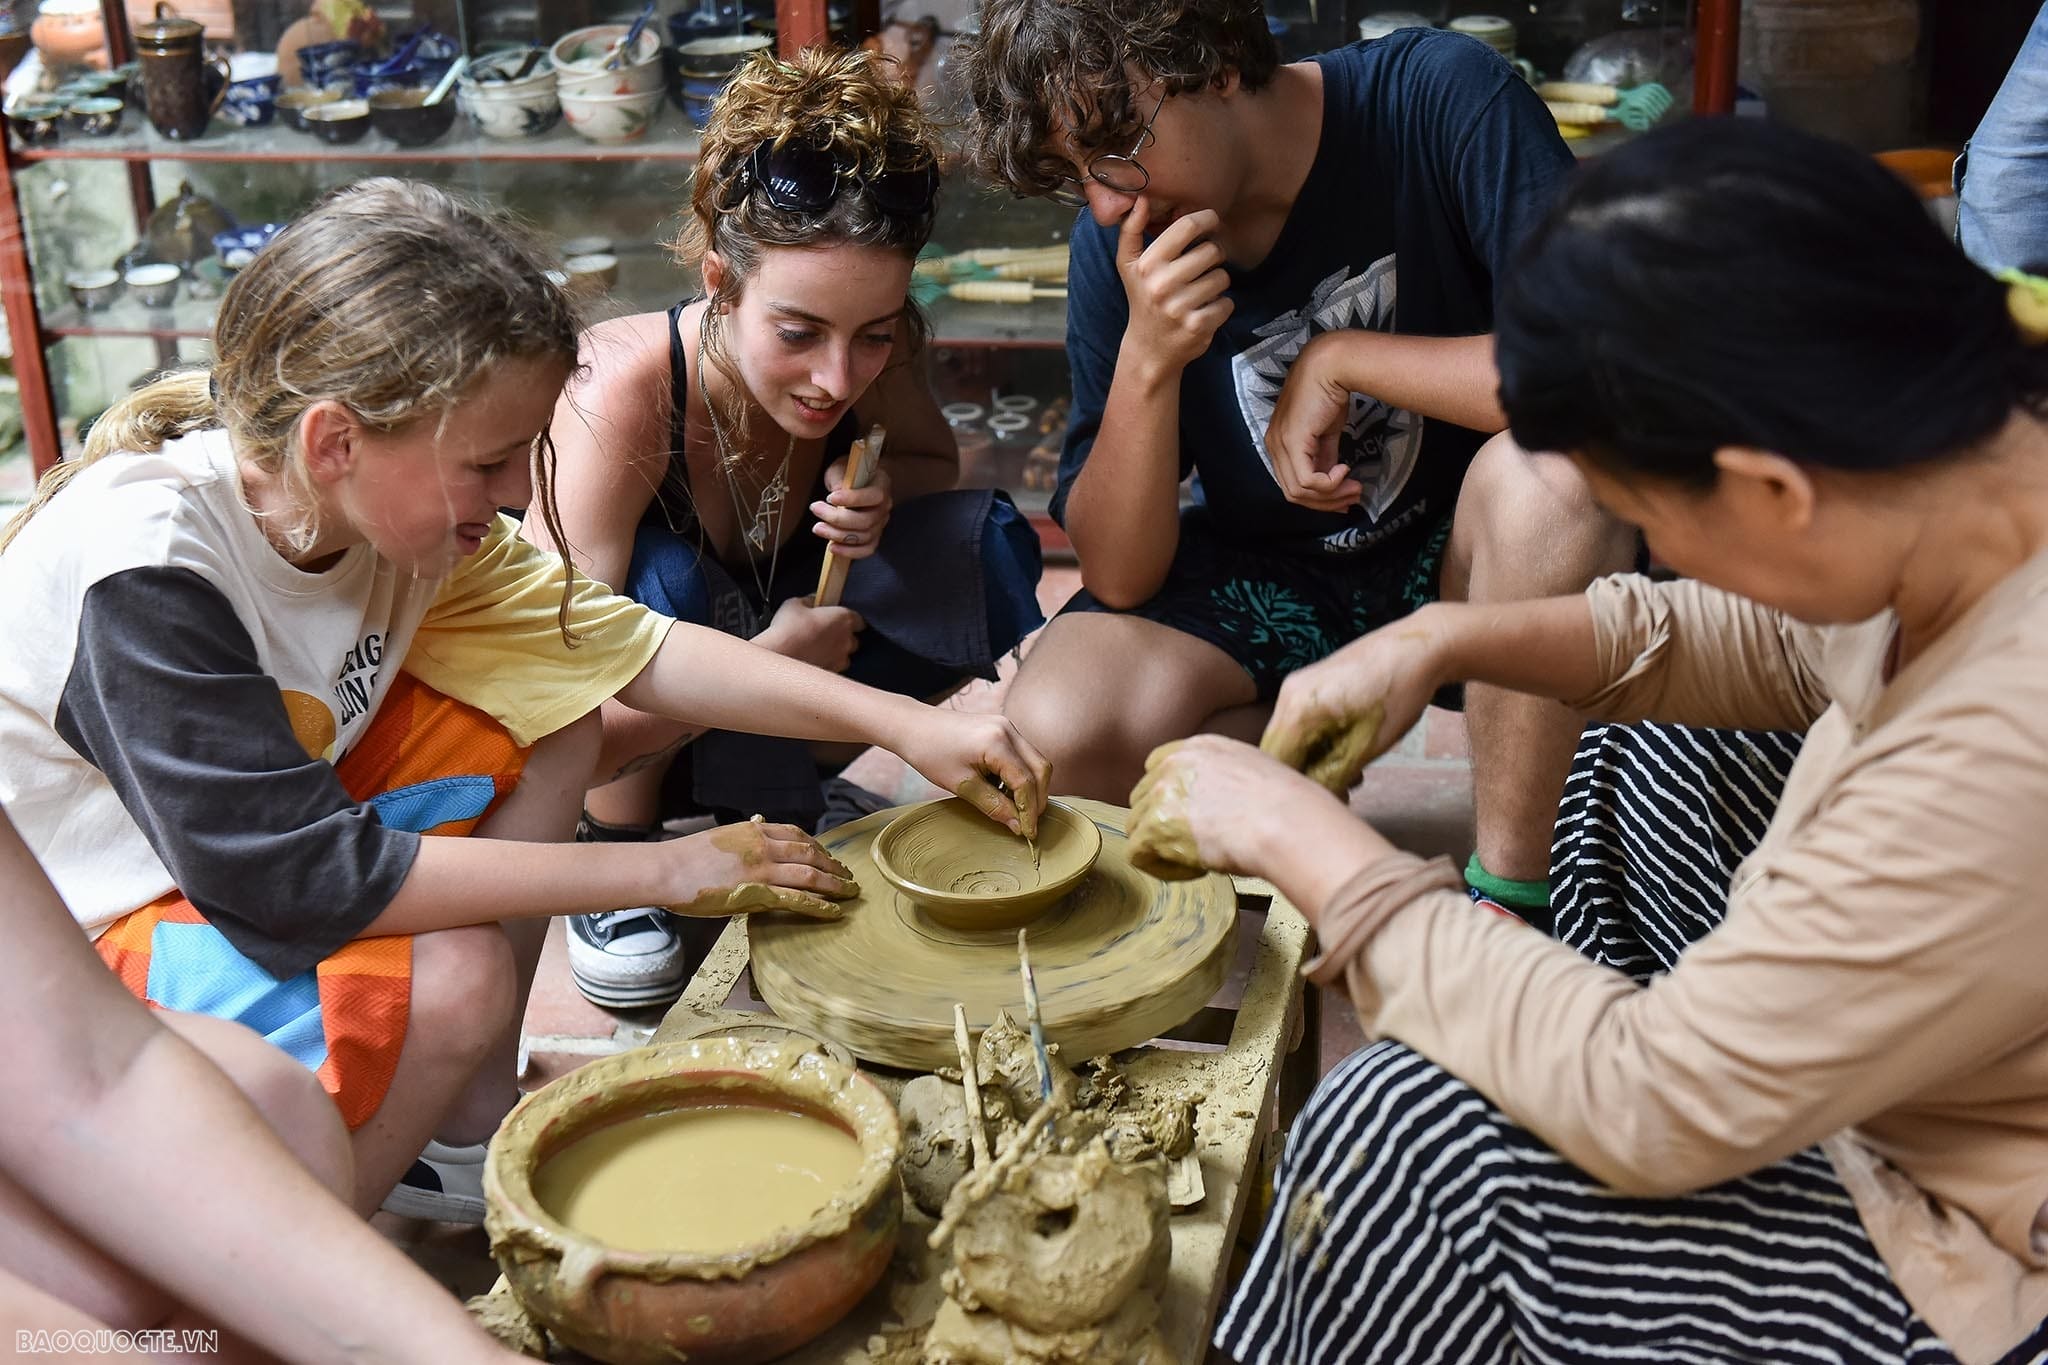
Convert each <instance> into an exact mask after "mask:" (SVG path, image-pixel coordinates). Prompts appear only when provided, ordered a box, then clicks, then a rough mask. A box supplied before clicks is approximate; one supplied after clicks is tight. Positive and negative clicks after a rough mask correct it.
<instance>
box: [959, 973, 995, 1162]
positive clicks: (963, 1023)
mask: <svg viewBox="0 0 2048 1365" xmlns="http://www.w3.org/2000/svg"><path fill="white" fill-rule="evenodd" d="M953 1043H954V1045H955V1046H956V1047H958V1048H959V1049H960V1083H961V1084H962V1085H963V1086H965V1087H966V1088H967V1139H968V1141H969V1142H971V1143H972V1144H973V1145H974V1164H975V1166H976V1167H981V1166H986V1165H988V1120H987V1119H986V1118H985V1117H983V1114H982V1108H981V1077H980V1076H978V1075H976V1074H975V1069H974V1042H973V1039H972V1038H971V1037H970V1036H969V1035H968V1032H967V1006H965V1005H963V1004H960V1003H958V1002H955V1003H954V1005H953Z"/></svg>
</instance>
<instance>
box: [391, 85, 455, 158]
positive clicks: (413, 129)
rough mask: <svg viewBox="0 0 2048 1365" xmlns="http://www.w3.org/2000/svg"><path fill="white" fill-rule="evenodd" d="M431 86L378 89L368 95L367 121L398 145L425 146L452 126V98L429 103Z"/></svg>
mask: <svg viewBox="0 0 2048 1365" xmlns="http://www.w3.org/2000/svg"><path fill="white" fill-rule="evenodd" d="M432 93H433V92H432V91H430V90H379V91H378V92H377V93H376V94H374V95H372V96H370V124H371V126H372V127H374V128H375V129H376V130H377V131H378V132H380V133H382V134H384V136H386V137H388V138H390V139H391V140H392V141H393V142H395V143H397V144H398V145H399V146H401V147H424V146H426V145H427V144H428V143H429V142H432V141H434V140H435V139H436V138H439V137H443V136H445V135H446V134H447V132H448V130H449V129H450V128H453V127H454V126H455V101H454V100H452V99H449V98H448V97H447V96H446V95H443V96H442V97H441V102H440V103H439V104H428V103H427V96H428V95H430V94H432Z"/></svg>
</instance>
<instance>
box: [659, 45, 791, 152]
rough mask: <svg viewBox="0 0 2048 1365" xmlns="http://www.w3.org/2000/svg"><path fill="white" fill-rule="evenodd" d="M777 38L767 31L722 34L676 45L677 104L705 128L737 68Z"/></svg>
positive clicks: (675, 92)
mask: <svg viewBox="0 0 2048 1365" xmlns="http://www.w3.org/2000/svg"><path fill="white" fill-rule="evenodd" d="M774 45H775V40H774V39H773V38H770V37H768V36H767V35H765V34H759V33H747V34H736V35H731V36H727V37H718V38H692V39H691V40H690V41H688V42H686V43H683V44H681V45H679V46H678V47H677V48H676V77H675V84H674V85H673V86H671V87H670V89H669V93H670V95H672V96H673V97H674V99H675V102H676V108H678V109H680V110H682V111H683V114H684V116H685V117H686V118H688V119H689V120H690V122H691V124H692V125H694V126H696V127H698V128H702V127H703V126H704V125H705V123H706V122H707V121H709V119H710V118H711V106H712V104H713V103H714V102H716V100H717V99H718V94H719V92H720V91H721V90H723V89H725V83H726V82H727V81H729V80H731V79H732V74H733V72H735V71H737V70H739V69H740V68H741V67H742V66H744V65H746V64H747V62H748V61H750V60H751V59H752V58H753V56H754V54H755V53H757V52H765V51H767V50H768V49H769V48H771V47H773V46H774Z"/></svg>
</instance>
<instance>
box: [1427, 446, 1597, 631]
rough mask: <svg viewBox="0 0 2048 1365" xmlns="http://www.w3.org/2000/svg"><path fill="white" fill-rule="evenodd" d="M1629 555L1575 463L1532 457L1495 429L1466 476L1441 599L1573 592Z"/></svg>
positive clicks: (1510, 597)
mask: <svg viewBox="0 0 2048 1365" xmlns="http://www.w3.org/2000/svg"><path fill="white" fill-rule="evenodd" d="M1634 551H1635V532H1634V530H1633V528H1631V527H1630V526H1628V525H1627V523H1625V522H1621V521H1617V520H1616V519H1615V518H1613V517H1611V516H1609V515H1608V514H1607V512H1606V510H1605V509H1603V508H1602V507H1601V506H1600V504H1599V503H1598V501H1596V500H1595V499H1594V497H1593V490H1592V487H1591V485H1589V484H1588V483H1587V482H1586V480H1585V477H1584V476H1583V475H1582V474H1580V473H1579V471H1578V467H1577V466H1576V465H1574V464H1573V463H1572V462H1571V461H1570V460H1568V459H1566V458H1565V457H1563V456H1561V455H1550V454H1532V453H1530V452H1529V451H1526V450H1524V449H1522V447H1521V446H1519V445H1517V444H1516V443H1515V441H1514V438H1513V437H1511V436H1509V435H1508V434H1507V433H1505V432H1503V433H1502V434H1500V435H1498V436H1495V437H1493V438H1492V439H1491V440H1489V441H1487V442H1486V444H1485V445H1483V446H1481V447H1480V448H1479V453H1478V454H1477V455H1475V456H1474V457H1473V460H1472V466H1471V468H1470V469H1469V470H1467V471H1466V474H1465V483H1464V486H1463V488H1462V489H1461V490H1460V492H1459V495H1458V511H1457V521H1456V525H1455V526H1454V528H1453V531H1452V551H1451V554H1450V556H1449V563H1447V565H1446V574H1445V585H1444V586H1445V594H1444V595H1445V596H1446V597H1453V598H1455V597H1461V596H1463V597H1470V598H1472V599H1473V600H1476V601H1515V600H1519V599H1522V598H1528V597H1538V596H1548V595H1550V594H1553V593H1561V592H1575V591H1577V590H1578V589H1580V588H1582V587H1584V586H1585V585H1586V584H1587V583H1588V582H1590V581H1591V580H1592V579H1593V578H1595V577H1597V576H1599V575H1600V574H1603V573H1613V572H1617V571H1621V570H1625V569H1627V568H1628V567H1629V565H1630V564H1631V563H1632V561H1633V559H1634ZM1453 566H1458V571H1457V572H1453V571H1452V570H1453ZM1460 579H1462V580H1463V581H1458V580H1460Z"/></svg>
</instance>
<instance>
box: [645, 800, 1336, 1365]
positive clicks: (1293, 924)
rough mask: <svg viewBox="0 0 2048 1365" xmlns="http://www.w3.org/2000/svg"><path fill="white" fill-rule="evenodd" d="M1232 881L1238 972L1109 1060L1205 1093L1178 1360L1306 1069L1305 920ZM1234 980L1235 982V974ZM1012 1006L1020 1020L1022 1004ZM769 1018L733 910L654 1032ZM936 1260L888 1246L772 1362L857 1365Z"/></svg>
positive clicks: (877, 1076) (908, 1246)
mask: <svg viewBox="0 0 2048 1365" xmlns="http://www.w3.org/2000/svg"><path fill="white" fill-rule="evenodd" d="M1077 804H1079V803H1077ZM1087 805H1088V807H1089V809H1090V810H1091V812H1092V813H1096V814H1097V815H1098V816H1099V815H1100V814H1102V813H1103V812H1112V813H1114V815H1115V816H1116V817H1117V818H1118V819H1119V821H1120V820H1121V817H1122V816H1123V815H1124V814H1125V812H1123V811H1122V810H1121V809H1120V808H1117V807H1106V806H1099V805H1097V804H1096V803H1092V802H1091V803H1087ZM1236 888H1237V915H1238V925H1237V930H1238V933H1237V967H1238V970H1237V971H1234V972H1232V973H1231V980H1230V981H1229V982H1227V983H1226V984H1225V986H1224V988H1223V990H1222V991H1220V992H1219V993H1218V994H1217V995H1216V997H1215V998H1214V999H1213V1000H1211V1002H1210V1003H1209V1004H1208V1005H1207V1006H1205V1007H1204V1008H1203V1009H1202V1010H1201V1011H1200V1012H1199V1013H1197V1014H1196V1016H1195V1017H1194V1018H1193V1019H1191V1020H1189V1021H1188V1022H1187V1023H1186V1024H1184V1025H1182V1026H1181V1027H1179V1028H1177V1029H1173V1030H1171V1031H1170V1032H1169V1033H1168V1034H1167V1035H1166V1036H1164V1037H1161V1038H1157V1039H1154V1040H1153V1041H1151V1042H1149V1043H1146V1044H1144V1045H1142V1046H1140V1047H1136V1048H1131V1049H1128V1050H1126V1051H1124V1052H1122V1053H1119V1054H1118V1058H1117V1059H1118V1061H1119V1062H1120V1063H1121V1064H1123V1066H1124V1068H1125V1070H1126V1072H1127V1074H1128V1075H1129V1076H1130V1078H1131V1080H1132V1082H1133V1083H1134V1084H1136V1085H1137V1086H1139V1087H1140V1088H1141V1089H1142V1088H1145V1087H1147V1086H1151V1085H1183V1086H1186V1087H1187V1088H1188V1089H1190V1090H1197V1091H1201V1092H1203V1093H1205V1095H1206V1098H1204V1099H1203V1100H1202V1101H1201V1103H1200V1104H1199V1105H1198V1107H1197V1110H1196V1121H1195V1152H1196V1155H1197V1156H1198V1157H1199V1158H1200V1160H1201V1165H1202V1180H1203V1184H1204V1186H1205V1188H1206V1194H1205V1197H1204V1198H1203V1200H1202V1202H1201V1203H1200V1204H1198V1205H1196V1206H1195V1207H1193V1208H1191V1209H1187V1210H1185V1211H1182V1212H1179V1213H1176V1214H1175V1215H1174V1217H1173V1222H1172V1225H1171V1226H1172V1232H1173V1270H1172V1274H1171V1277H1170V1280H1169V1282H1168V1287H1167V1292H1166V1296H1165V1300H1164V1302H1163V1303H1162V1304H1161V1309H1162V1322H1161V1325H1162V1328H1163V1330H1164V1332H1165V1334H1166V1338H1167V1341H1168V1343H1169V1344H1170V1345H1171V1346H1172V1348H1173V1350H1174V1353H1175V1355H1176V1357H1177V1358H1178V1359H1180V1360H1183V1361H1187V1362H1191V1363H1192V1362H1199V1361H1201V1360H1203V1359H1205V1358H1206V1357H1207V1355H1208V1341H1209V1333H1210V1330H1211V1326H1212V1324H1213V1323H1214V1321H1215V1317H1216V1313H1217V1310H1218V1308H1219V1307H1220V1306H1221V1304H1222V1299H1223V1292H1224V1289H1225V1284H1226V1276H1227V1273H1228V1270H1229V1265H1230V1252H1231V1248H1232V1247H1233V1245H1235V1243H1236V1240H1237V1236H1238V1232H1239V1228H1240V1225H1241V1224H1242V1223H1243V1221H1244V1217H1245V1211H1246V1206H1247V1201H1248V1199H1249V1197H1250V1196H1251V1195H1252V1193H1253V1192H1254V1190H1255V1188H1256V1186H1257V1183H1258V1180H1259V1178H1260V1173H1261V1168H1262V1162H1261V1157H1262V1155H1263V1152H1264V1148H1265V1138H1266V1137H1267V1135H1268V1134H1270V1133H1271V1132H1272V1131H1273V1130H1274V1129H1275V1127H1276V1125H1278V1126H1280V1127H1283V1128H1284V1126H1285V1124H1286V1122H1287V1120H1288V1119H1290V1118H1291V1117H1292V1116H1293V1113H1294V1112H1295V1111H1296V1110H1298V1109H1299V1107H1300V1104H1301V1101H1302V1100H1303V1099H1305V1098H1306V1097H1307V1094H1308V1090H1309V1088H1310V1087H1311V1086H1313V1084H1314V1082H1315V1079H1316V1070H1317V1068H1316V1040H1317V1035H1318V1032H1319V1030H1318V1028H1317V1027H1316V1025H1317V1022H1318V1020H1317V1018H1316V1014H1317V1010H1316V1004H1315V1002H1316V993H1315V992H1313V991H1310V992H1307V993H1306V994H1304V992H1303V989H1302V978H1301V964H1302V962H1303V961H1304V960H1305V959H1306V957H1307V955H1308V951H1309V938H1310V935H1309V929H1308V924H1307V922H1306V921H1305V920H1303V919H1302V917H1301V914H1300V912H1299V911H1297V910H1296V909H1295V908H1294V907H1293V906H1292V905H1290V904H1288V902H1287V901H1286V900H1285V899H1284V898H1283V897H1281V896H1280V895H1279V894H1278V893H1277V892H1276V891H1275V890H1274V889H1273V887H1272V886H1271V885H1270V884H1268V883H1266V882H1263V881H1258V880H1255V879H1251V878H1240V879H1237V883H1236ZM1240 978H1241V979H1242V989H1241V990H1240V989H1238V988H1237V986H1236V984H1235V983H1236V982H1237V981H1238V980H1239V979H1240ZM1016 1013H1017V1014H1018V1016H1019V1017H1020V1018H1021V1016H1022V1008H1021V1002H1020V1006H1019V1008H1018V1010H1017V1011H1016ZM773 1017H774V1016H773V1014H772V1012H771V1011H770V1010H769V1008H768V1006H767V1005H765V1004H763V1003H762V1002H761V1001H760V999H759V998H758V997H757V995H756V993H755V991H754V989H753V982H752V979H751V975H750V972H749V964H748V957H747V931H746V926H745V922H744V921H743V920H739V919H735V920H734V921H733V922H732V923H731V924H729V925H727V926H726V929H725V932H724V933H723V934H722V935H721V936H720V937H719V940H718V942H717V944H716V945H714V946H713V948H712V950H711V953H710V956H708V957H707V958H706V959H705V960H704V963H703V965H702V966H701V967H699V968H698V969H697V973H696V975H695V976H694V977H693V978H692V979H691V981H690V985H689V987H688V989H687V990H685V991H684V993H683V996H682V998H681V999H680V1000H678V1001H677V1002H676V1003H675V1005H674V1006H672V1007H671V1008H670V1010H669V1012H668V1014H667V1015H666V1016H665V1017H664V1019H663V1020H662V1023H661V1027H660V1028H659V1029H657V1030H656V1031H655V1035H654V1041H655V1042H657V1043H661V1042H667V1041H669V1040H670V1039H675V1038H682V1037H687V1036H693V1035H695V1034H698V1033H701V1032H704V1031H706V1028H707V1025H708V1026H714V1027H715V1026H717V1025H741V1024H748V1023H759V1022H762V1021H763V1020H764V1019H769V1018H773ZM1290 1048H1291V1049H1292V1054H1291V1056H1290ZM1068 1060H1069V1061H1070V1062H1078V1061H1082V1060H1085V1059H1084V1058H1078V1057H1075V1058H1069V1059H1068ZM862 1069H863V1070H864V1071H866V1072H867V1074H868V1075H869V1076H871V1077H872V1078H873V1079H874V1080H875V1081H876V1082H877V1083H878V1084H880V1085H881V1086H882V1088H883V1089H884V1091H885V1092H887V1093H888V1094H889V1095H890V1096H891V1097H892V1098H894V1097H895V1096H896V1095H898V1094H900V1093H901V1088H902V1086H903V1085H904V1083H906V1082H907V1081H908V1080H909V1079H910V1078H911V1077H912V1076H913V1075H914V1074H916V1073H914V1072H909V1071H899V1070H894V1069H891V1068H883V1067H876V1066H873V1065H870V1064H866V1063H863V1064H862ZM930 1227H931V1223H930V1221H929V1220H927V1219H924V1218H923V1217H922V1216H921V1215H918V1214H916V1213H915V1211H914V1210H906V1217H905V1232H904V1237H903V1242H902V1245H903V1247H904V1248H905V1250H906V1251H911V1252H914V1251H916V1250H917V1249H919V1248H921V1247H922V1245H923V1241H924V1237H925V1234H926V1233H927V1232H928V1231H929V1230H930ZM919 1262H922V1264H921V1265H919V1264H918V1263H919ZM942 1265H943V1258H941V1257H928V1256H927V1257H919V1256H914V1255H899V1257H898V1259H897V1261H896V1262H895V1263H894V1264H892V1265H891V1267H890V1269H889V1273H888V1275H887V1276H885V1277H884V1278H883V1281H882V1283H881V1285H879V1286H878V1287H877V1288H876V1290H875V1291H874V1292H873V1293H871V1294H870V1295H868V1297H867V1298H866V1299H865V1300H863V1301H862V1303H861V1305H860V1306H859V1307H858V1308H856V1309H855V1310H854V1311H853V1313H852V1314H851V1315H849V1316H848V1317H847V1318H846V1319H845V1320H844V1321H843V1322H841V1323H840V1324H839V1325H838V1326H837V1327H834V1328H833V1329H832V1330H831V1331H830V1332H827V1333H826V1334H825V1335H824V1336H822V1337H820V1338H819V1339H818V1340H817V1341H814V1342H812V1343H811V1344H810V1345H808V1346H806V1347H804V1348H802V1349H801V1350H799V1351H797V1352H795V1353H794V1354H792V1355H790V1356H787V1357H785V1360H787V1361H789V1362H793V1363H795V1365H828V1362H829V1363H830V1365H869V1362H872V1361H874V1360H875V1357H874V1356H873V1355H871V1354H870V1352H869V1350H868V1341H869V1339H870V1338H871V1337H875V1336H877V1335H879V1334H881V1333H882V1331H883V1328H884V1326H885V1325H889V1324H894V1323H900V1322H903V1321H905V1320H906V1319H907V1318H908V1319H915V1318H916V1317H918V1316H920V1315H921V1312H928V1311H930V1310H931V1309H935V1308H936V1306H937V1301H938V1295H939V1291H938V1286H937V1283H936V1279H937V1271H938V1269H939V1268H941V1267H942ZM912 1266H917V1270H915V1271H913V1270H912V1269H911V1267H912ZM920 1272H921V1273H920Z"/></svg>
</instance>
